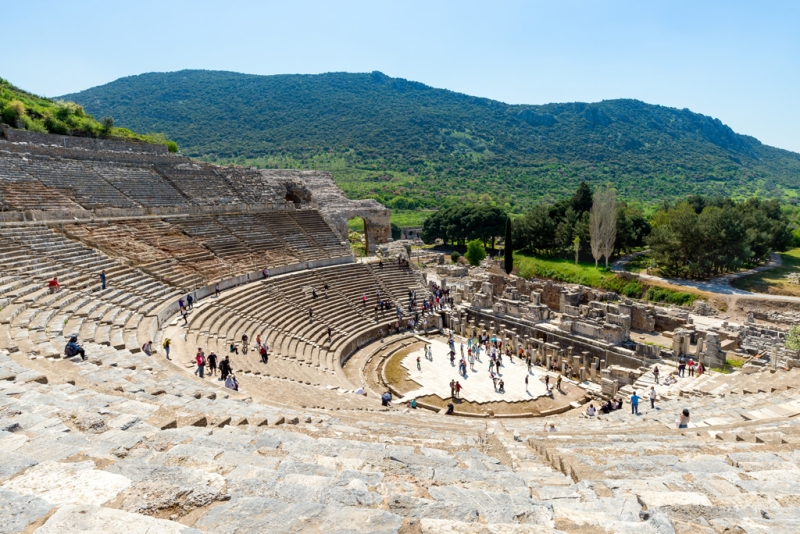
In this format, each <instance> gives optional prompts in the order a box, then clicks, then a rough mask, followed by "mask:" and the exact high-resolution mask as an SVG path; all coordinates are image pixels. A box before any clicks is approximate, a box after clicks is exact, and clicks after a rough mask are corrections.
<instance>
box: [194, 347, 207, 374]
mask: <svg viewBox="0 0 800 534" xmlns="http://www.w3.org/2000/svg"><path fill="white" fill-rule="evenodd" d="M194 360H195V362H197V369H195V370H194V374H196V375H197V376H199V377H200V378H205V367H206V357H205V356H204V355H203V349H201V348H199V347H198V349H197V355H195V357H194Z"/></svg>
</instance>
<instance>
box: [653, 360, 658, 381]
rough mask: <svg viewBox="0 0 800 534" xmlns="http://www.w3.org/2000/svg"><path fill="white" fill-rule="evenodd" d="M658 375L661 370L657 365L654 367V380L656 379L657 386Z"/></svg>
mask: <svg viewBox="0 0 800 534" xmlns="http://www.w3.org/2000/svg"><path fill="white" fill-rule="evenodd" d="M658 375H659V370H658V366H657V365H656V366H655V367H653V378H654V379H655V381H656V384H658Z"/></svg>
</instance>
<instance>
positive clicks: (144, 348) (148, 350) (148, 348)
mask: <svg viewBox="0 0 800 534" xmlns="http://www.w3.org/2000/svg"><path fill="white" fill-rule="evenodd" d="M142 352H144V353H145V354H147V355H148V356H152V355H153V342H152V341H148V342H147V343H145V344H144V345H142Z"/></svg>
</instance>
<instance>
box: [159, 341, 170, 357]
mask: <svg viewBox="0 0 800 534" xmlns="http://www.w3.org/2000/svg"><path fill="white" fill-rule="evenodd" d="M161 346H162V347H164V354H166V356H167V359H168V360H171V359H172V358H170V357H169V349H170V347H171V346H172V340H171V339H170V338H166V339H165V340H164V342H163V343H162V344H161Z"/></svg>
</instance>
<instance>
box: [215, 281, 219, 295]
mask: <svg viewBox="0 0 800 534" xmlns="http://www.w3.org/2000/svg"><path fill="white" fill-rule="evenodd" d="M214 296H215V297H217V298H219V282H217V283H216V284H214Z"/></svg>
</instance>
